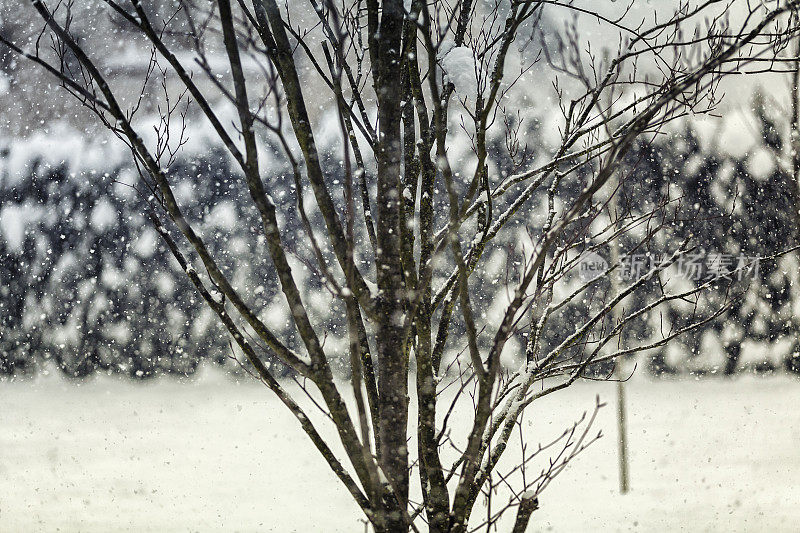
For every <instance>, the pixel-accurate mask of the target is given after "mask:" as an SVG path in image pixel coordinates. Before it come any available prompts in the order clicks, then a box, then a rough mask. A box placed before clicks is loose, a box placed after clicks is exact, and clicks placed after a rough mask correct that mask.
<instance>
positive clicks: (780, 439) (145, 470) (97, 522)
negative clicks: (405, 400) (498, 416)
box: [0, 377, 800, 532]
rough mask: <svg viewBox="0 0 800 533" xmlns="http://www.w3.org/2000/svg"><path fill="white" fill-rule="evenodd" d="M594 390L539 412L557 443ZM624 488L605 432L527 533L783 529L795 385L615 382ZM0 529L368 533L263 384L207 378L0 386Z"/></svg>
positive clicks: (797, 421)
mask: <svg viewBox="0 0 800 533" xmlns="http://www.w3.org/2000/svg"><path fill="white" fill-rule="evenodd" d="M598 393H599V394H600V395H601V398H603V399H605V400H610V401H613V387H612V385H611V384H608V383H595V384H581V385H579V386H576V387H574V388H572V389H570V390H567V391H566V392H564V393H560V394H557V395H553V396H551V397H549V398H548V399H546V400H543V401H541V402H540V403H539V404H538V407H537V408H536V409H535V411H534V412H533V413H532V414H533V415H534V417H533V418H535V419H536V424H535V425H534V426H532V427H534V428H538V430H540V431H541V432H542V435H541V437H538V436H537V437H534V436H532V437H531V438H532V439H534V440H538V439H539V438H541V440H546V439H547V437H552V436H554V435H557V434H558V433H560V431H561V430H562V429H563V427H564V425H565V423H566V422H569V421H571V420H574V419H575V418H577V417H578V416H579V415H580V413H581V412H582V411H583V410H585V409H590V408H591V407H592V405H593V403H594V395H595V394H598ZM628 399H629V406H630V409H629V413H630V424H631V427H630V433H631V435H630V445H631V453H632V456H631V459H632V468H631V470H632V486H633V492H632V493H631V494H629V495H627V496H620V495H619V494H618V492H617V477H616V462H615V461H616V459H615V457H616V456H615V454H614V447H615V431H614V427H615V426H614V412H613V404H612V405H609V407H607V408H606V409H605V410H603V411H601V416H600V419H599V421H598V427H599V428H602V429H603V430H604V433H605V434H606V436H605V437H604V438H603V439H601V440H600V441H599V442H598V443H596V444H594V445H593V447H592V448H591V449H589V450H587V452H585V454H584V455H583V456H580V457H579V458H578V459H577V460H576V461H575V462H574V463H573V464H572V465H571V467H570V468H569V470H567V471H566V472H565V473H564V474H563V475H562V476H561V477H559V478H557V480H556V481H555V482H554V483H553V484H551V485H550V487H549V488H548V489H547V490H546V491H545V493H544V494H543V497H542V498H541V509H540V510H539V511H537V512H536V513H535V514H534V515H533V519H532V521H531V527H530V529H529V531H555V532H563V531H576V532H583V531H603V532H605V531H609V532H611V531H641V532H645V531H652V532H655V531H659V532H663V531H691V532H699V531H720V532H731V531H752V532H775V531H786V532H789V531H797V530H798V523H800V482H798V480H800V412H798V409H797V406H798V405H800V382H798V381H792V380H789V379H788V378H770V379H763V380H762V379H755V378H748V379H740V380H737V381H721V380H720V381H717V380H706V381H690V382H668V381H667V382H649V381H646V380H640V381H635V382H631V383H629V396H628ZM0 402H2V403H0V406H2V407H0V531H2V532H34V531H46V532H50V531H65V532H73V531H90V532H112V531H137V532H139V531H154V532H156V531H157V532H171V531H280V532H284V531H285V532H290V531H297V532H317V531H319V532H339V531H341V532H359V531H363V530H364V526H363V524H362V523H361V522H360V521H359V518H360V517H359V513H358V509H357V508H356V506H355V504H353V503H352V502H351V501H350V498H349V495H348V494H347V493H346V492H345V491H344V489H342V488H341V487H340V486H339V485H338V483H337V481H336V480H335V478H334V477H333V474H331V473H330V471H329V470H327V469H326V466H325V465H324V464H323V462H322V460H321V459H319V458H318V457H317V455H316V452H315V450H313V449H312V447H311V445H310V444H309V443H308V442H307V441H306V439H305V438H304V436H303V435H302V434H301V433H300V430H299V427H298V426H297V424H296V422H295V421H294V420H293V419H292V418H290V417H289V416H287V414H286V412H285V410H284V409H283V408H282V407H281V406H280V405H279V404H278V403H277V401H276V400H275V399H274V398H273V397H271V396H270V393H269V391H268V390H266V389H265V388H263V387H261V386H259V385H256V384H253V383H246V384H236V383H233V382H232V381H230V380H228V379H227V378H222V377H214V378H206V379H201V380H200V381H199V382H193V383H188V384H187V383H180V382H177V381H174V380H161V381H156V382H153V383H147V384H144V385H134V384H130V383H125V382H121V381H116V380H111V379H104V380H98V381H94V382H90V383H86V384H83V385H81V386H75V385H74V384H66V383H63V382H60V381H55V380H52V381H48V380H45V381H38V382H35V383H31V382H27V383H25V382H22V383H8V382H0Z"/></svg>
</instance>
